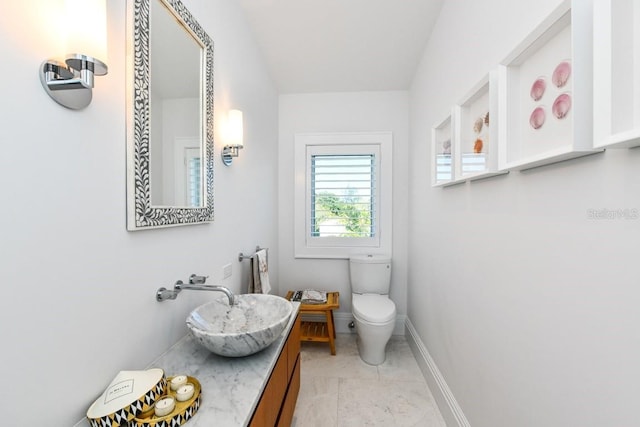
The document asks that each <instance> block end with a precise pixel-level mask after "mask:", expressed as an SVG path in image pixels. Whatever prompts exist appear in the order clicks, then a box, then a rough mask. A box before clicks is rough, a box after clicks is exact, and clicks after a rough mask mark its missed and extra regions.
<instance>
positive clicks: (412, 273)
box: [408, 0, 640, 427]
mask: <svg viewBox="0 0 640 427" xmlns="http://www.w3.org/2000/svg"><path fill="white" fill-rule="evenodd" d="M558 4H559V1H558V0H535V1H534V0H526V1H525V0H522V1H517V2H506V1H499V0H485V1H482V2H469V1H466V0H449V1H447V2H445V4H444V6H443V9H442V12H441V16H440V18H439V21H438V23H437V25H436V27H435V29H434V32H433V34H432V37H431V40H430V42H429V44H428V46H427V48H426V50H425V53H424V56H423V61H422V63H421V66H420V68H419V70H418V72H417V74H416V78H415V80H414V84H413V87H412V90H411V142H410V152H411V164H410V170H411V172H410V198H411V200H412V203H411V206H410V230H411V232H410V235H409V236H410V244H409V273H408V278H409V284H408V317H409V319H410V321H411V323H412V324H413V325H414V327H415V328H416V329H417V331H418V333H419V335H420V339H421V340H422V341H423V342H424V344H425V345H426V347H427V349H428V351H429V353H430V354H431V356H432V357H433V359H434V360H435V362H436V364H437V366H438V368H439V369H440V371H441V373H442V375H443V377H444V379H445V380H446V382H447V384H448V386H449V387H450V388H451V390H452V392H453V394H454V396H455V398H456V400H457V402H458V403H459V404H460V407H461V408H462V410H463V411H464V414H465V415H466V418H467V419H468V421H469V423H470V424H471V425H472V426H473V427H500V426H504V427H513V426H517V427H527V426H531V427H534V426H535V427H539V426H545V427H553V426H563V427H565V426H582V427H600V426H605V425H606V426H616V427H622V426H631V425H636V424H637V422H638V415H637V399H638V396H640V364H639V363H638V360H640V328H638V325H640V310H639V309H638V307H640V286H639V285H640V280H639V275H638V272H637V270H636V269H635V265H636V264H637V258H638V249H637V248H638V242H639V241H640V221H639V220H637V219H636V220H630V219H613V220H594V219H589V218H588V210H589V209H609V210H616V209H624V208H628V209H640V199H639V198H638V195H639V194H640V180H638V173H637V171H638V162H639V161H640V150H637V149H636V150H621V151H616V150H608V151H607V152H606V153H604V154H599V155H595V156H591V157H586V158H582V159H579V160H574V161H570V162H565V163H560V164H557V165H553V166H547V167H544V168H540V169H535V170H532V171H530V172H526V173H519V172H512V173H511V174H509V175H507V176H503V177H500V178H496V179H491V180H486V181H481V182H477V183H472V184H466V185H463V186H456V187H451V188H447V189H442V188H435V189H433V188H431V187H430V178H429V177H430V170H429V168H430V166H429V165H430V161H429V155H430V154H429V153H430V151H429V140H430V136H429V132H430V128H431V126H433V125H434V124H435V123H436V121H437V120H440V119H441V118H442V117H444V115H445V114H446V111H448V109H449V108H450V107H451V106H452V105H453V103H454V102H456V101H457V100H459V99H460V97H461V96H463V95H464V94H465V93H466V92H467V91H468V90H469V89H470V88H471V87H472V86H473V85H474V84H475V83H476V82H477V81H478V80H479V79H480V78H482V77H483V76H484V75H485V74H486V73H487V72H488V71H489V70H490V69H491V68H492V67H493V66H494V65H495V64H497V63H498V62H499V61H500V60H501V59H502V58H503V57H505V56H506V55H507V54H508V53H509V51H510V50H511V49H512V48H513V47H514V46H515V45H516V44H517V43H518V42H519V41H520V40H521V39H523V38H524V37H525V36H526V35H527V34H528V33H529V32H530V31H531V30H532V29H533V28H534V27H535V26H536V25H537V23H538V22H540V21H541V20H542V19H543V18H544V17H545V16H546V15H547V14H548V13H550V12H551V10H553V9H554V8H555V7H556V6H557V5H558Z"/></svg>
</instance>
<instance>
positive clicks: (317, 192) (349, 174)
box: [309, 153, 376, 237]
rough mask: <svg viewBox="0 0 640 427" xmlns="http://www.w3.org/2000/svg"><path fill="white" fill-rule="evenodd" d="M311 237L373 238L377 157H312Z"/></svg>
mask: <svg viewBox="0 0 640 427" xmlns="http://www.w3.org/2000/svg"><path fill="white" fill-rule="evenodd" d="M310 178H311V217H310V220H311V223H310V224H309V225H310V227H309V231H310V233H311V237H374V236H375V234H376V229H375V217H376V194H375V191H376V187H375V178H376V155H375V154H370V153H365V154H314V155H311V169H310Z"/></svg>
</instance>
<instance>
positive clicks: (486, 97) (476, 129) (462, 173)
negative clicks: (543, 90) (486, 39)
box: [453, 72, 507, 181]
mask: <svg viewBox="0 0 640 427" xmlns="http://www.w3.org/2000/svg"><path fill="white" fill-rule="evenodd" d="M496 111H497V74H496V73H495V72H492V73H490V74H488V75H487V76H485V77H484V78H483V79H482V80H480V81H479V82H478V83H477V84H476V85H475V86H474V87H473V88H472V89H471V90H470V91H469V93H468V94H467V95H465V96H464V97H463V98H462V100H461V101H460V102H459V103H458V104H457V105H456V106H455V107H454V109H453V116H454V120H453V122H454V124H455V129H454V134H453V138H454V152H455V157H454V162H455V167H454V170H455V175H456V176H455V178H456V181H458V180H464V181H474V180H478V179H485V178H489V177H492V176H496V175H502V174H505V173H507V171H500V170H498V128H497V126H496Z"/></svg>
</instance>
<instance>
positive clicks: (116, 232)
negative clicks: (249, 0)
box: [0, 0, 278, 426]
mask: <svg viewBox="0 0 640 427" xmlns="http://www.w3.org/2000/svg"><path fill="white" fill-rule="evenodd" d="M184 3H185V4H186V6H187V7H188V8H189V9H190V10H191V12H192V13H193V15H194V16H195V17H196V19H198V21H199V22H200V24H201V25H202V26H203V27H204V29H205V30H206V31H207V32H208V33H209V35H210V36H211V37H212V38H213V40H214V42H215V48H214V49H215V53H214V54H215V59H214V61H215V65H214V70H215V71H214V72H215V76H214V81H215V83H214V86H215V114H216V115H218V114H223V113H224V112H225V111H227V110H228V109H230V108H238V109H241V110H244V117H245V141H246V145H245V149H244V150H243V151H242V153H241V157H239V158H237V159H235V161H234V163H233V166H231V167H229V168H226V167H224V166H223V165H222V163H221V161H220V160H219V153H220V149H221V147H222V141H220V140H217V141H216V144H215V145H216V147H215V148H216V160H215V212H216V220H215V222H214V223H211V224H205V225H197V226H188V227H176V228H170V229H162V230H151V231H139V232H127V231H126V224H125V219H126V215H125V200H126V197H125V194H126V193H125V182H126V165H125V158H126V157H125V71H124V70H125V25H126V24H125V2H124V1H109V2H108V28H109V60H108V65H109V74H108V75H107V76H105V77H98V78H96V88H95V91H94V100H93V103H92V104H91V105H90V106H89V107H88V108H87V109H85V110H83V111H70V110H67V109H64V108H63V107H60V106H59V105H57V104H56V103H54V101H53V100H51V99H50V98H49V97H48V96H47V94H46V93H45V91H44V90H43V89H42V87H41V85H40V82H39V81H38V74H37V70H38V67H39V65H40V63H41V62H42V61H43V60H44V59H45V58H48V57H52V56H57V55H60V56H62V55H63V54H64V53H65V52H63V51H61V49H62V48H61V42H60V40H58V39H57V38H56V37H55V35H56V32H55V28H56V23H57V16H58V12H57V11H58V10H60V9H62V1H39V0H28V1H24V2H3V3H2V5H1V6H0V51H2V53H3V58H4V60H5V61H6V62H7V63H8V64H9V63H10V64H11V66H10V69H11V70H10V72H9V71H7V72H4V73H3V77H4V78H5V79H10V84H9V83H8V84H5V85H4V86H5V87H4V93H3V95H2V99H3V101H4V102H3V103H2V105H0V141H1V142H2V149H3V153H2V156H0V180H1V182H2V183H3V194H4V197H3V204H2V209H0V228H1V233H0V235H1V236H2V244H1V246H0V271H1V272H2V281H3V286H2V287H3V289H4V295H3V296H2V298H0V324H2V328H0V342H2V345H3V351H2V367H3V372H4V374H3V380H4V384H5V387H6V388H7V390H6V391H5V393H4V396H5V399H3V401H2V403H0V412H2V420H3V424H5V425H16V426H17V425H56V426H70V425H73V424H74V423H76V422H77V421H79V420H81V419H82V418H83V417H84V414H85V412H86V410H87V408H88V407H89V405H90V404H91V403H92V402H93V401H94V399H96V398H97V397H98V395H100V394H101V393H102V391H103V390H104V388H105V387H106V386H107V385H108V383H109V382H110V381H111V380H112V379H113V377H115V375H116V374H117V373H118V371H120V370H131V369H143V368H145V367H147V366H148V364H149V363H151V362H152V361H153V360H154V359H155V358H156V357H157V356H158V355H160V354H161V353H162V352H164V351H165V350H166V349H167V348H169V346H171V345H172V344H173V343H175V342H176V341H177V340H178V339H179V338H181V337H182V336H183V335H184V334H185V333H186V332H187V330H186V327H185V323H184V319H185V318H186V315H187V313H188V312H189V311H190V310H191V309H193V308H194V307H196V306H197V305H199V304H201V303H203V302H206V301H207V300H209V299H211V298H213V297H214V296H215V295H214V294H206V293H198V292H191V293H190V292H187V291H185V292H183V293H182V294H181V295H180V297H179V298H178V299H177V300H175V301H169V302H164V303H158V302H156V301H155V299H154V296H155V291H156V289H157V288H158V287H160V286H169V287H170V286H172V285H173V283H174V282H175V281H176V280H178V279H182V280H184V279H186V278H187V277H188V276H189V275H190V274H191V273H198V274H204V275H209V276H210V278H209V281H210V282H211V283H216V282H220V279H221V277H222V266H223V265H224V264H227V263H231V264H232V266H233V276H232V277H231V278H230V279H228V280H226V281H225V282H226V285H228V286H229V287H230V288H231V289H232V290H234V291H236V292H239V291H246V280H247V278H248V276H247V274H248V263H247V262H245V263H244V264H243V265H241V264H240V263H239V262H238V261H237V254H238V252H240V251H244V252H249V251H252V250H253V248H255V245H256V244H260V245H263V246H267V247H270V248H273V249H274V254H277V232H276V230H277V221H276V212H277V204H276V203H277V185H276V180H277V173H276V165H277V156H276V150H277V123H278V119H277V109H278V100H277V93H276V90H275V88H274V85H273V84H272V82H271V79H270V78H269V76H268V74H267V72H266V71H265V67H264V65H263V62H262V59H261V56H260V54H259V52H258V51H257V48H256V47H255V44H254V41H253V39H252V37H251V35H250V32H249V30H248V28H247V25H246V23H245V20H244V15H243V14H242V12H241V10H240V8H239V7H238V6H237V5H236V4H235V3H234V2H229V1H224V0H185V1H184ZM177 74H179V73H177ZM7 81H9V80H7ZM217 122H218V119H216V126H217ZM216 133H217V131H216ZM16 178H19V180H18V179H16ZM271 275H272V277H273V281H274V282H275V283H277V263H272V268H271ZM169 374H171V373H169ZM8 390H10V392H9V391H8Z"/></svg>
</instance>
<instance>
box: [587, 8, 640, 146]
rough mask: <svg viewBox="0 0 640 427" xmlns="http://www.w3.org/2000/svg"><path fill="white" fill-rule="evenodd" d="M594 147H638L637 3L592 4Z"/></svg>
mask: <svg viewBox="0 0 640 427" xmlns="http://www.w3.org/2000/svg"><path fill="white" fill-rule="evenodd" d="M594 17H596V19H594V21H593V31H594V37H593V42H594V47H593V49H594V51H593V66H594V69H593V102H594V111H593V122H594V123H593V134H594V141H593V143H594V147H601V148H627V147H637V146H640V1H637V0H595V2H594Z"/></svg>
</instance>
